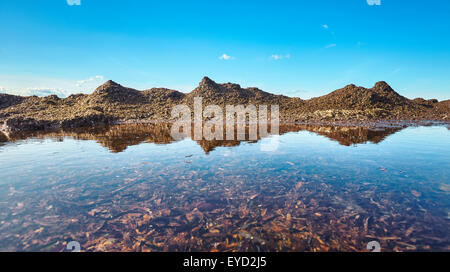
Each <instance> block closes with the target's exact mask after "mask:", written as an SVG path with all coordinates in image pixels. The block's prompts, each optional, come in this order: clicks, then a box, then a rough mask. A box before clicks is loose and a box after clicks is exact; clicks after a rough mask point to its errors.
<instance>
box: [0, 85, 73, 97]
mask: <svg viewBox="0 0 450 272" xmlns="http://www.w3.org/2000/svg"><path fill="white" fill-rule="evenodd" d="M0 92H1V93H7V94H13V95H20V96H33V95H35V96H40V97H44V96H49V95H57V96H58V97H67V96H68V93H67V92H65V91H63V90H60V89H50V88H26V89H22V90H8V89H5V88H3V87H0Z"/></svg>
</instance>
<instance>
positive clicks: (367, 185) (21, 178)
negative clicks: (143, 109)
mask: <svg viewBox="0 0 450 272" xmlns="http://www.w3.org/2000/svg"><path fill="white" fill-rule="evenodd" d="M168 128H169V127H168V125H123V126H116V127H112V128H97V129H88V130H76V131H54V132H43V133H33V134H28V135H27V134H17V135H9V138H10V140H11V141H10V142H7V143H3V145H0V250H1V251H62V250H64V249H65V245H66V243H67V242H69V241H78V242H79V243H80V244H81V248H82V250H87V251H121V250H126V251H335V250H341V251H364V250H366V245H367V243H368V242H370V241H374V240H375V241H378V242H379V243H380V244H381V249H382V251H408V250H411V251H415V250H418V251H428V250H443V251H448V250H450V200H449V193H450V137H449V136H450V130H449V129H448V128H446V127H442V126H433V127H409V128H386V129H381V128H376V129H367V128H357V127H318V126H289V127H282V128H281V132H282V133H281V135H280V136H279V145H278V149H276V150H275V151H271V152H267V151H262V148H261V145H262V144H266V143H267V142H268V141H270V139H262V140H259V141H254V142H239V141H215V142H207V141H197V142H196V141H193V140H191V139H185V140H182V141H178V142H176V141H173V140H172V139H171V137H170V133H169V129H168Z"/></svg>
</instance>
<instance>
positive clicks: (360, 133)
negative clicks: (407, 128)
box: [305, 126, 402, 146]
mask: <svg viewBox="0 0 450 272" xmlns="http://www.w3.org/2000/svg"><path fill="white" fill-rule="evenodd" d="M305 129H306V130H308V131H311V132H315V133H317V134H319V135H322V136H326V137H328V138H330V139H332V140H335V141H337V142H339V143H340V144H341V145H345V146H350V145H352V144H362V143H367V142H372V143H375V144H377V143H379V142H381V141H383V140H384V139H385V138H386V137H387V136H389V135H391V134H394V133H396V132H397V131H400V130H402V128H398V127H395V128H366V127H340V126H328V127H321V126H307V127H306V128H305Z"/></svg>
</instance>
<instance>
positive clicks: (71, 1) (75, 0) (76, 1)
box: [67, 0, 81, 6]
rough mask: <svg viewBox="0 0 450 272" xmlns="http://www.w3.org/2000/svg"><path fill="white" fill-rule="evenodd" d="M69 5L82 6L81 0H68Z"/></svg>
mask: <svg viewBox="0 0 450 272" xmlns="http://www.w3.org/2000/svg"><path fill="white" fill-rule="evenodd" d="M67 5H69V6H81V0H67Z"/></svg>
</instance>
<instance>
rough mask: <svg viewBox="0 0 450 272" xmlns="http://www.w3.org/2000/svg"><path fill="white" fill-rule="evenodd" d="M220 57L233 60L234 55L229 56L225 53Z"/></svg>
mask: <svg viewBox="0 0 450 272" xmlns="http://www.w3.org/2000/svg"><path fill="white" fill-rule="evenodd" d="M219 59H221V60H233V59H234V57H232V56H229V55H227V54H223V55H222V56H220V57H219Z"/></svg>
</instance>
